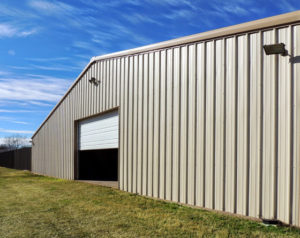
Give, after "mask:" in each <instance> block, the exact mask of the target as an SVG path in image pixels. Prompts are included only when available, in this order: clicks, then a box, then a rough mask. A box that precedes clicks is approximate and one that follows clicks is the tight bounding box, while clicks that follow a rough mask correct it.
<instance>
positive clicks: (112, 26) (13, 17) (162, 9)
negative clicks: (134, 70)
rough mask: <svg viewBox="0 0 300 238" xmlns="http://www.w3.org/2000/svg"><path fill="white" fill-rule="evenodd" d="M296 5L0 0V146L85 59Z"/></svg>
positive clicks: (51, 101)
mask: <svg viewBox="0 0 300 238" xmlns="http://www.w3.org/2000/svg"><path fill="white" fill-rule="evenodd" d="M299 9H300V2H299V0H278V1H274V0H264V1H259V0H223V1H222V0H209V1H203V0H199V1H197V0H181V1H179V0H144V1H139V0H110V1H109V0H101V1H100V0H99V1H96V0H94V1H93V0H76V1H75V0H74V1H71V0H69V1H66V0H64V1H63V0H56V1H50V0H48V1H47V0H23V1H20V0H1V1H0V143H1V138H3V137H6V136H9V135H12V134H20V135H25V136H27V137H31V135H32V134H33V132H34V131H35V130H36V129H37V128H38V126H39V125H40V124H41V123H42V121H43V120H44V119H45V117H46V116H47V115H48V113H49V112H50V111H51V109H52V108H53V107H54V106H55V104H56V103H57V102H58V101H59V99H60V98H61V96H62V95H63V94H64V93H65V92H66V90H67V89H68V87H69V86H70V85H71V83H72V82H73V81H74V80H75V79H76V77H77V76H78V75H79V73H80V72H81V71H82V69H83V68H84V67H85V65H86V64H87V63H88V62H89V60H90V58H91V57H92V56H97V55H102V54H106V53H110V52H115V51H120V50H125V49H130V48H134V47H138V46H143V45H147V44H151V43H155V42H160V41H164V40H169V39H173V38H177V37H181V36H186V35H190V34H195V33H199V32H204V31H208V30H212V29H217V28H220V27H224V26H229V25H234V24H238V23H242V22H247V21H251V20H256V19H260V18H264V17H268V16H273V15H277V14H282V13H287V12H291V11H295V10H299Z"/></svg>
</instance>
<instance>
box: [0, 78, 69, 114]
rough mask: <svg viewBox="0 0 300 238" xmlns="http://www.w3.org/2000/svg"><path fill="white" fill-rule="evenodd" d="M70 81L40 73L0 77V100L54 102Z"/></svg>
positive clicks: (62, 93)
mask: <svg viewBox="0 0 300 238" xmlns="http://www.w3.org/2000/svg"><path fill="white" fill-rule="evenodd" d="M71 82H72V81H71V80H68V79H64V78H55V77H49V76H42V75H27V76H22V77H16V76H11V77H2V78H1V77H0V100H1V101H32V102H42V103H49V102H51V103H56V102H57V101H58V100H59V99H60V98H61V97H62V95H64V93H65V92H66V90H67V88H68V87H69V86H70V84H71ZM0 111H1V110H0Z"/></svg>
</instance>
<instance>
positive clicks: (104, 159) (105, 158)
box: [78, 149, 118, 181]
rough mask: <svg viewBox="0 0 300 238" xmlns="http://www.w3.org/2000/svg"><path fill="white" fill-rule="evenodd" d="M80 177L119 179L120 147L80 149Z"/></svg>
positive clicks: (105, 179)
mask: <svg viewBox="0 0 300 238" xmlns="http://www.w3.org/2000/svg"><path fill="white" fill-rule="evenodd" d="M78 162H79V163H78V165H79V166H78V167H79V168H78V172H79V173H78V175H79V176H78V179H79V180H93V181H118V149H101V150H82V151H79V161H78Z"/></svg>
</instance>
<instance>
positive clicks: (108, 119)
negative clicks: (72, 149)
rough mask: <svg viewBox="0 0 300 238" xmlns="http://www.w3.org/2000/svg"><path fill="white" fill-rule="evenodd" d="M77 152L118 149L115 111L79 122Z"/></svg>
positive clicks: (117, 119) (117, 128)
mask: <svg viewBox="0 0 300 238" xmlns="http://www.w3.org/2000/svg"><path fill="white" fill-rule="evenodd" d="M78 132H79V133H78V138H79V141H78V143H79V145H78V147H79V150H97V149H112V148H118V147H119V114H118V112H117V111H114V112H111V113H107V114H104V115H101V116H97V117H93V118H89V119H86V120H83V121H80V122H79V128H78Z"/></svg>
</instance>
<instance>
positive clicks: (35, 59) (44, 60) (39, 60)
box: [25, 57, 70, 62]
mask: <svg viewBox="0 0 300 238" xmlns="http://www.w3.org/2000/svg"><path fill="white" fill-rule="evenodd" d="M25 59H26V60H29V61H35V62H49V61H65V60H70V57H49V58H25Z"/></svg>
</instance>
